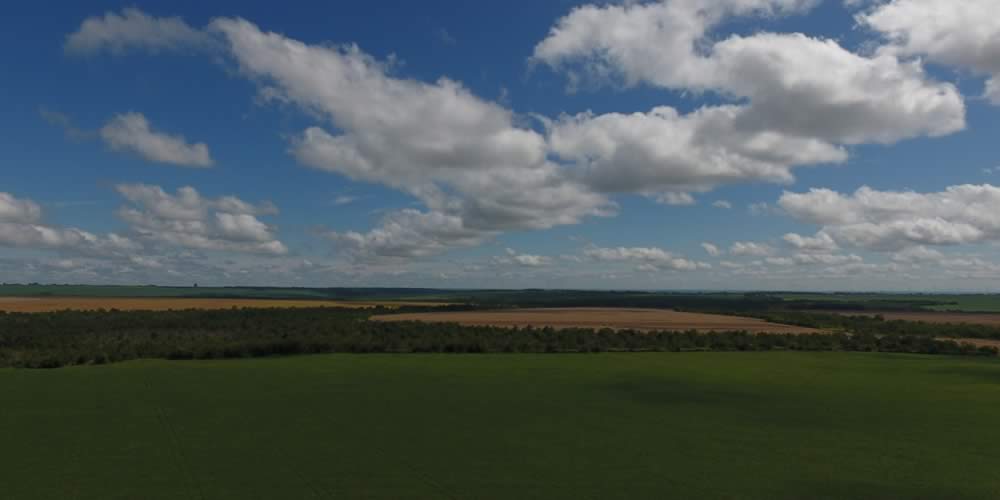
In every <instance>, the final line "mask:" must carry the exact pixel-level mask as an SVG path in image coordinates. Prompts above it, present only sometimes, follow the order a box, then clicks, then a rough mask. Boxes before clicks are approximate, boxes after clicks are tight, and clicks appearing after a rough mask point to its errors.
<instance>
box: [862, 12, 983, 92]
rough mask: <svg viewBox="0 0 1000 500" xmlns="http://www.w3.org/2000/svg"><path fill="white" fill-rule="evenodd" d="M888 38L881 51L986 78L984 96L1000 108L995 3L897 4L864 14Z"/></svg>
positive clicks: (866, 23)
mask: <svg viewBox="0 0 1000 500" xmlns="http://www.w3.org/2000/svg"><path fill="white" fill-rule="evenodd" d="M857 19H858V22H859V23H860V24H861V25H864V26H867V27H869V28H871V29H873V30H876V31H878V32H880V33H882V34H884V35H885V37H886V38H887V39H888V41H889V43H888V45H886V46H885V47H882V49H881V51H882V52H884V53H890V54H899V55H903V56H922V57H925V58H927V60H929V61H932V62H936V63H940V64H945V65H949V66H954V67H958V68H962V69H966V70H969V71H972V72H974V73H976V74H980V75H986V76H988V77H989V80H988V81H987V83H986V89H985V91H984V95H985V97H987V98H988V99H990V100H991V101H992V102H993V103H994V104H998V105H1000V17H998V16H997V3H996V1H995V0H893V1H890V2H885V3H883V4H882V5H879V6H878V7H877V8H875V9H873V10H871V11H869V12H865V13H862V14H859V15H858V16H857Z"/></svg>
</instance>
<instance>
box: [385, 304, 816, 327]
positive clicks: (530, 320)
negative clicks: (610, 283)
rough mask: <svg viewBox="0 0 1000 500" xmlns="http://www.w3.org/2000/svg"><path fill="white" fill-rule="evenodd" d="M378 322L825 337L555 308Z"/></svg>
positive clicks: (702, 320) (731, 323)
mask: <svg viewBox="0 0 1000 500" xmlns="http://www.w3.org/2000/svg"><path fill="white" fill-rule="evenodd" d="M372 319H374V320H377V321H425V322H429V323H459V324H463V325H472V326H500V327H526V326H532V327H536V328H541V327H546V326H550V327H553V328H594V329H600V328H613V329H618V330H621V329H635V330H645V331H652V330H674V331H682V330H698V331H701V332H711V331H731V330H746V331H750V332H758V333H762V332H768V333H822V331H821V330H816V329H813V328H806V327H800V326H791V325H782V324H777V323H768V322H767V321H764V320H761V319H756V318H744V317H740V316H723V315H718V314H700V313H687V312H677V311H670V310H665V309H623V308H553V309H511V310H502V311H461V312H430V313H412V314H392V315H383V316H375V317H373V318H372Z"/></svg>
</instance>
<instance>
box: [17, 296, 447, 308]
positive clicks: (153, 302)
mask: <svg viewBox="0 0 1000 500" xmlns="http://www.w3.org/2000/svg"><path fill="white" fill-rule="evenodd" d="M436 305H442V304H440V303H432V302H408V301H400V302H391V301H334V300H272V299H183V298H142V297H123V298H113V297H0V311H6V312H51V311H64V310H76V311H93V310H98V309H118V310H121V311H166V310H183V309H229V308H233V307H237V308H242V307H249V308H259V309H268V308H303V307H347V308H364V307H375V306H384V307H402V306H436Z"/></svg>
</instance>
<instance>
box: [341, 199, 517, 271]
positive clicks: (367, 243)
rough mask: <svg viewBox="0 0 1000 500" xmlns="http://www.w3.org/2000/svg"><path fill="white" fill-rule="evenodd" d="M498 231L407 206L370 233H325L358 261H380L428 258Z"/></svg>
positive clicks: (386, 218) (473, 244)
mask: <svg viewBox="0 0 1000 500" xmlns="http://www.w3.org/2000/svg"><path fill="white" fill-rule="evenodd" d="M496 234H497V233H496V232H484V231H480V230H475V229H469V228H467V227H465V224H464V221H463V220H462V219H461V218H460V217H457V216H453V215H447V214H443V213H440V212H421V211H420V210H414V209H406V210H401V211H399V212H392V213H389V214H387V215H386V216H385V217H383V218H382V221H381V223H380V224H379V226H378V227H376V228H375V229H372V230H371V231H369V232H367V233H360V232H357V231H345V232H337V231H331V232H328V233H326V236H327V237H328V238H329V239H330V240H332V241H333V242H334V243H335V244H336V245H337V246H338V247H340V249H341V250H342V251H344V252H345V253H347V254H349V255H351V256H352V257H354V258H356V259H358V260H362V261H378V260H384V259H388V260H398V259H416V258H423V257H429V256H432V255H437V254H440V253H443V252H445V251H447V250H448V249H451V248H455V247H470V246H476V245H479V244H481V243H483V242H484V241H485V240H486V239H488V238H491V237H493V236H495V235H496Z"/></svg>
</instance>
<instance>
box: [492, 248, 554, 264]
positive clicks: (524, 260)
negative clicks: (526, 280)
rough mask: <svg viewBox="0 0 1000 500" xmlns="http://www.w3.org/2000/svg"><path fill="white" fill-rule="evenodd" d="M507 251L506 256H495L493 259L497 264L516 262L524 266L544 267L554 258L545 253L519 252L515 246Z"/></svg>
mask: <svg viewBox="0 0 1000 500" xmlns="http://www.w3.org/2000/svg"><path fill="white" fill-rule="evenodd" d="M505 253H506V255H504V256H500V257H494V258H493V261H494V262H495V263H497V264H503V265H511V264H515V265H518V266H522V267H543V266H547V265H549V264H550V263H552V259H551V258H549V257H546V256H544V255H530V254H523V253H518V252H517V251H516V250H514V249H513V248H508V249H506V250H505Z"/></svg>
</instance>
